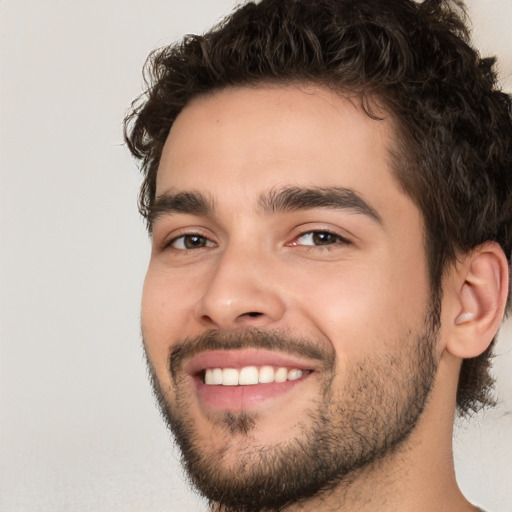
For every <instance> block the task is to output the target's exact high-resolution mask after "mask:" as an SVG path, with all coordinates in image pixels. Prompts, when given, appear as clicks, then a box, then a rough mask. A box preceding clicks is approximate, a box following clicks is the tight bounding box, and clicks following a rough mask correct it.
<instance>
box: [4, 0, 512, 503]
mask: <svg viewBox="0 0 512 512" xmlns="http://www.w3.org/2000/svg"><path fill="white" fill-rule="evenodd" d="M233 5H234V2H233V0H187V1H172V0H146V1H144V2H142V1H140V0H137V1H135V0H123V1H121V0H111V1H104V0H88V1H78V0H76V1H69V0H67V1H65V0H46V1H43V0H3V1H2V0H0V66H1V67H0V155H1V160H0V162H1V163H0V172H1V174H0V187H1V188H0V244H1V246H0V293H1V295H0V342H1V346H0V510H1V511H2V512H21V511H27V512H28V511H29V512H37V511H51V512H61V511H62V512H64V511H66V512H69V511H73V512H81V511H98V512H99V511H101V512H115V511H123V512H135V511H145V512H146V511H147V512H149V511H151V512H159V511H171V512H181V511H189V512H192V511H196V510H197V511H199V510H202V509H203V508H204V506H202V505H201V502H200V501H199V500H198V499H197V498H196V497H194V495H193V494H192V493H191V492H190V491H189V490H188V489H187V487H186V485H185V484H184V479H183V477H182V473H181V469H180V467H179V463H178V458H179V456H178V454H177V452H176V451H175V450H174V449H173V448H172V446H171V442H170V439H169V435H168V433H167V432H166V430H165V428H164V426H163V422H162V421H161V419H160V417H159V414H158V412H157V410H156V406H155V405H154V402H153V398H152V395H151V392H150V388H149V384H148V382H147V376H146V369H145V364H144V360H143V355H142V349H141V341H140V335H139V297H140V292H141V285H142V280H143V276H144V271H145V266H146V264H147V260H148V255H149V242H148V239H147V236H146V235H145V232H144V228H143V224H142V221H141V220H140V219H139V218H138V214H137V212H136V196H137V190H138V186H139V182H140V180H139V174H138V171H137V169H136V167H135V165H134V164H133V162H132V161H131V159H130V157H129V155H128V151H127V149H126V148H125V147H123V143H122V134H121V121H122V119H123V116H124V114H125V112H126V109H127V107H128V105H129V103H130V102H131V100H132V99H133V98H135V96H136V95H137V94H138V93H139V92H141V90H142V81H141V68H142V64H143V62H144V60H145V57H146V55H147V54H148V53H149V51H150V50H152V49H154V48H156V47H158V46H162V45H163V44H167V43H169V42H171V41H173V40H176V39H178V38H179V37H181V35H183V34H184V33H191V32H202V31H203V30H205V29H206V28H208V27H209V26H210V25H211V24H212V23H213V22H214V21H217V20H219V19H220V17H222V16H223V15H224V14H226V13H227V12H229V11H230V10H231V7H232V6H233ZM469 5H470V7H471V13H472V16H473V20H474V25H475V37H476V39H477V41H478V44H479V47H480V48H482V49H483V50H484V53H489V52H490V53H497V54H499V55H500V56H501V58H502V77H503V82H504V84H505V85H506V88H507V89H508V90H509V91H510V90H512V85H511V84H512V34H511V25H512V23H511V22H512V0H487V1H485V0H473V1H472V2H470V3H469ZM476 7H478V8H476ZM511 179H512V178H511ZM498 353H499V354H500V355H499V357H498V358H497V359H496V373H497V376H498V380H499V385H498V395H499V396H500V398H501V400H502V403H501V405H500V407H499V408H498V409H496V410H495V411H493V412H491V413H487V414H486V415H482V416H479V417H477V418H475V419H473V420H472V421H471V422H470V423H467V424H465V423H464V424H463V425H461V426H459V427H458V429H457V431H456V436H455V449H456V463H457V471H458V474H459V479H460V482H461V486H462V488H463V490H464V491H465V492H466V493H467V495H468V497H470V498H471V499H473V500H474V501H475V502H477V503H480V504H481V505H485V506H486V507H487V508H488V509H489V512H510V511H511V510H512V492H511V491H512V488H511V483H512V470H511V463H510V461H511V460H512V378H511V376H510V368H511V364H512V327H510V326H509V327H508V333H507V328H506V329H505V331H504V333H503V336H502V339H501V341H500V344H499V346H498Z"/></svg>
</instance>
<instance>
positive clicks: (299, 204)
mask: <svg viewBox="0 0 512 512" xmlns="http://www.w3.org/2000/svg"><path fill="white" fill-rule="evenodd" d="M258 206H259V208H260V209H261V210H262V212H263V213H265V214H268V213H285V212H293V211H300V210H309V209H313V208H326V209H332V210H348V211H353V212H354V213H359V214H362V215H366V216H367V217H369V218H370V219H372V220H373V221H375V222H377V223H378V224H383V222H382V218H381V216H380V215H379V213H378V212H377V210H375V208H373V207H372V206H371V205H370V204H369V203H367V202H366V201H365V200H364V199H363V198H362V197H361V196H360V195H359V194H358V193H357V192H355V191H354V190H352V189H348V188H344V187H286V188H280V189H273V190H271V191H269V192H266V193H264V194H262V195H261V196H260V198H259V200H258ZM173 213H182V214H189V215H201V216H211V215H213V214H214V203H213V200H212V199H209V198H208V197H206V196H205V195H204V194H202V193H201V192H196V191H190V192H178V193H170V192H166V193H164V194H162V195H160V196H158V197H157V198H156V200H155V202H154V203H153V204H152V205H151V206H149V208H148V214H147V221H148V225H149V227H150V231H151V228H152V226H153V224H154V222H155V221H156V220H157V219H158V218H160V217H161V216H163V215H170V214H173Z"/></svg>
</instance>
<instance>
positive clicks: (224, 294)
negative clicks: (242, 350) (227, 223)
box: [195, 248, 285, 330]
mask: <svg viewBox="0 0 512 512" xmlns="http://www.w3.org/2000/svg"><path fill="white" fill-rule="evenodd" d="M208 277H209V281H208V282H207V284H206V287H205V292H204V294H203V295H202V296H201V297H200V299H199V300H198V302H197V305H196V311H195V313H196V317H197V318H198V319H199V321H200V322H201V323H202V324H203V325H204V326H206V327H208V328H210V329H222V330H233V329H237V328H242V327H259V328H263V327H268V326H270V325H271V324H274V323H277V322H278V321H279V320H280V319H281V318H282V317H283V315H284V312H285V304H284V302H283V300H282V297H281V294H280V293H279V291H278V282H277V276H276V275H275V268H273V265H272V262H271V261H267V260H265V259H264V258H263V257H262V256H261V255H260V256H255V255H254V253H251V252H250V251H248V250H243V249H236V248H229V249H226V250H225V251H224V253H223V254H222V255H219V257H218V259H217V260H216V262H215V264H212V269H211V272H210V274H209V276H208Z"/></svg>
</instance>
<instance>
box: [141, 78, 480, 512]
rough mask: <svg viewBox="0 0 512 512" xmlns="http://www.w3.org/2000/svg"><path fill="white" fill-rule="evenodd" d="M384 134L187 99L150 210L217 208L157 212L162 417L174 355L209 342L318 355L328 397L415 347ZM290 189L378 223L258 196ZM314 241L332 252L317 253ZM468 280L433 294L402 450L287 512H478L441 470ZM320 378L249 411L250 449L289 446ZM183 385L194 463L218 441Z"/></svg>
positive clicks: (148, 295)
mask: <svg viewBox="0 0 512 512" xmlns="http://www.w3.org/2000/svg"><path fill="white" fill-rule="evenodd" d="M393 135H394V128H393V123H392V120H391V119H390V118H389V116H388V118H387V119H385V120H383V121H379V122H376V121H374V120H371V119H370V118H369V117H368V116H367V115H365V114H364V113H363V112H362V111H361V110H360V109H359V108H358V107H357V103H356V102H352V101H350V100H349V99H347V98H346V97H342V96H340V95H338V94H335V93H333V92H332V91H329V90H327V89H324V88H321V87H315V86H306V85H305V86H302V87H298V86H289V87H286V88H279V87H260V88H250V89H249V88H237V89H227V90H223V91H220V92H216V93H215V94H213V95H210V96H206V97H202V98H198V99H195V100H193V101H192V102H191V103H190V104H189V105H188V106H187V107H186V108H185V109H184V110H183V112H182V113H181V114H180V115H179V116H178V118H177V120H176V122H175V123H174V125H173V127H172V129H171V131H170V134H169V137H168V140H167V142H166V145H165V147H164V150H163V154H162V159H161V162H160V167H159V170H158V175H157V197H158V196H161V195H165V194H168V195H169V194H176V193H180V192H200V193H201V194H203V196H205V197H206V198H207V199H208V200H209V201H210V202H211V203H212V205H213V206H214V209H213V212H209V213H208V214H205V213H204V212H203V213H201V212H196V213H175V212H174V213H173V212H165V211H162V212H160V214H159V215H158V216H156V218H155V219H154V223H153V248H152V255H151V261H150V264H149V268H148V272H147V277H146V281H145V286H144V293H143V303H142V328H143V335H144V340H145V348H146V352H147V356H148V360H149V362H150V365H151V367H152V368H153V371H154V373H155V376H156V378H157V380H158V382H159V385H160V387H161V388H162V390H164V392H165V393H166V398H167V400H168V401H169V403H170V404H171V405H172V404H174V403H175V401H176V396H175V391H174V388H173V383H172V379H171V376H170V372H169V369H168V358H169V353H170V350H171V349H172V348H173V347H174V346H175V345H176V344H177V343H179V341H180V340H183V339H184V338H187V337H194V336H198V335H200V334H203V333H205V332H207V331H209V330H218V331H221V332H229V333H236V332H237V331H239V330H243V329H250V328H260V329H266V330H270V331H276V332H286V333H289V334H291V335H293V336H307V337H309V338H311V339H314V340H317V342H318V343H319V344H321V345H322V347H323V348H325V349H326V350H332V351H334V353H335V355H336V373H335V376H334V382H333V385H334V388H336V389H343V388H344V386H346V385H347V382H346V381H345V380H344V379H345V376H346V373H347V371H348V370H349V369H350V368H353V367H354V365H356V364H357V363H358V362H361V361H364V360H367V359H368V358H385V357H386V355H388V354H398V353H403V352H404V351H407V350H408V348H409V347H408V346H407V343H410V344H412V343H414V340H415V338H414V337H413V336H409V337H408V336H407V334H408V333H417V332H420V331H421V329H422V326H423V323H424V319H425V312H426V311H427V310H428V306H429V300H430V290H429V279H428V273H427V264H426V256H425V250H424V239H423V220H422V216H421V214H420V212H419V210H418V208H417V207H416V205H415V204H414V203H413V202H412V200H411V199H410V198H409V196H407V195H406V194H405V193H404V192H403V191H402V189H401V188H400V185H399V184H398V182H397V180H396V179H395V177H394V176H393V173H392V170H391V162H390V156H389V149H390V148H391V147H392V140H393ZM288 187H301V188H308V187H309V188H311V187H314V188H326V187H343V188H345V189H350V190H352V191H354V192H355V193H356V194H357V195H358V196H359V197H360V198H362V199H363V200H364V201H365V203H366V204H368V205H370V206H371V208H372V210H373V211H375V212H376V213H377V215H378V220H377V219H376V218H375V217H372V216H371V215H368V214H365V213H361V212H360V211H354V209H350V208H338V209H333V208H320V207H319V208H310V209H306V210H297V211H284V212H282V211H277V212H271V211H264V209H262V207H261V197H262V196H264V197H266V196H268V194H269V191H276V190H282V189H286V188H288ZM312 232H329V233H332V234H333V235H334V237H331V238H330V239H329V240H330V242H329V244H328V245H314V243H313V239H312V238H311V233H312ZM190 234H193V235H199V236H200V237H204V238H201V240H204V241H206V245H205V246H204V247H198V248H195V249H188V250H185V249H184V246H183V242H184V241H187V240H190V238H186V239H184V238H183V236H185V235H190ZM463 267H464V265H463ZM464 269H466V270H467V265H466V267H464V268H463V269H462V270H459V269H455V270H454V271H453V272H451V273H449V275H448V277H447V279H446V280H445V292H446V293H445V294H444V297H443V314H442V320H443V322H442V326H441V330H440V335H439V340H438V342H437V345H436V347H435V350H434V352H435V354H434V356H435V359H436V361H437V363H438V369H437V373H436V376H435V381H434V386H433V390H432V393H431V396H430V400H429V402H428V405H427V407H426V409H425V410H424V412H423V414H422V416H421V418H420V421H419V423H418V425H417V426H416V429H415V431H414V433H413V435H412V436H410V437H409V438H408V439H407V441H406V442H405V443H404V446H402V447H401V449H400V450H397V451H395V452H393V453H392V454H391V453H390V454H389V456H388V457H386V458H385V459H384V460H381V461H379V462H378V463H375V464H372V465H370V466H368V467H365V468H364V469H363V470H361V471H359V472H357V473H355V474H354V475H353V478H352V479H351V481H350V485H348V486H345V487H344V488H343V489H341V487H340V489H339V490H334V491H333V492H331V493H330V494H329V495H324V496H321V497H318V498H317V499H315V500H313V501H311V502H308V503H307V504H305V505H300V506H298V505H297V506H296V507H295V508H291V509H290V510H315V511H327V510H338V507H337V504H339V503H340V499H341V498H340V496H341V493H342V494H343V503H344V505H345V508H343V510H358V511H360V512H364V511H370V510H379V511H380V512H386V511H393V512H400V511H411V510H415V511H418V512H422V511H425V512H426V511H432V510H436V511H437V510H438V511H450V512H453V511H470V510H476V509H475V508H474V507H473V506H472V505H470V504H469V503H468V502H467V501H466V500H465V498H464V497H463V496H462V494H461V493H460V491H459V489H458V487H457V484H456V481H455V477H454V471H453V463H452V456H451V453H452V450H451V435H452V424H453V415H454V407H455V393H456V386H457V377H458V371H459V368H460V361H461V358H460V356H465V352H464V349H463V348H460V347H462V346H465V345H463V344H462V342H460V343H458V344H457V343H455V341H454V340H459V338H457V336H455V334H454V332H458V331H455V329H456V328H457V327H458V326H456V323H455V321H454V319H455V318H456V317H457V315H460V314H461V308H462V305H461V304H462V303H461V299H460V293H459V292H460V289H461V286H462V285H461V283H462V282H464V279H461V277H460V275H461V272H462V271H463V270H464ZM452 292H453V293H452ZM249 313H251V314H249ZM254 313H258V314H254ZM459 330H460V327H459ZM404 344H405V346H404ZM451 345H453V346H456V347H459V352H460V354H459V353H457V354H454V353H453V352H456V351H454V350H450V346H451ZM482 345H483V344H482ZM411 348H412V345H411ZM478 350H480V348H478ZM313 369H315V368H313ZM321 378H322V376H321V372H319V371H318V372H316V373H314V374H312V375H311V376H310V378H308V379H304V380H303V381H301V382H300V383H299V384H298V385H297V386H295V387H294V388H293V389H291V390H290V391H289V392H287V393H285V394H282V395H279V396H276V397H273V398H272V397H271V398H270V399H268V400H264V401H263V402H261V403H258V404H256V405H255V406H253V407H252V408H251V409H250V412H251V414H253V416H254V418H255V428H254V429H253V432H252V436H251V441H250V442H251V443H253V445H254V446H273V445H276V444H278V443H280V442H283V441H284V440H286V439H287V437H288V436H290V435H294V436H298V435H300V428H304V426H306V427H307V414H306V413H307V411H308V410H309V409H310V408H311V407H313V406H314V404H316V403H318V401H319V400H321V399H322V398H321V396H320V389H321V386H320V379H321ZM184 385H185V386H186V391H187V396H188V402H187V405H188V407H187V408H188V414H189V417H190V418H191V419H192V420H193V423H194V426H195V428H196V430H197V433H198V436H199V439H200V441H201V443H202V448H203V449H204V450H205V451H206V452H207V453H211V454H214V453H218V452H219V451H220V450H222V449H223V447H224V446H225V445H226V440H227V432H226V429H225V427H224V426H223V425H222V424H221V423H219V422H218V421H216V420H218V419H219V418H222V415H223V413H224V412H225V411H223V410H219V409H216V408H212V407H209V406H206V405H205V404H204V403H202V402H201V399H200V398H199V396H198V394H197V392H196V389H195V387H194V385H193V383H192V381H191V380H190V379H189V382H187V381H185V384H184ZM234 407H235V406H234ZM298 418H301V422H298ZM229 441H230V442H229V449H228V451H227V453H226V454H225V458H224V462H225V465H226V468H227V469H229V468H230V467H236V461H237V459H238V457H239V455H240V453H241V451H242V450H243V449H244V447H246V444H247V442H248V441H247V438H246V437H245V436H243V435H241V434H237V435H235V436H232V437H231V438H229Z"/></svg>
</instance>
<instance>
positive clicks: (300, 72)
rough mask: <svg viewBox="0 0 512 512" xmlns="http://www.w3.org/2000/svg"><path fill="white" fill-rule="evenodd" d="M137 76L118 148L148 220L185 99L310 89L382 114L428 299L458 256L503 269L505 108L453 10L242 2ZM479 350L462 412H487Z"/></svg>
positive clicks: (510, 129) (510, 246) (320, 1)
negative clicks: (418, 242)
mask: <svg viewBox="0 0 512 512" xmlns="http://www.w3.org/2000/svg"><path fill="white" fill-rule="evenodd" d="M145 79H146V84H147V91H146V92H145V93H144V94H143V95H142V96H141V97H139V98H138V100H136V101H135V102H134V104H133V105H132V111H131V113H130V114H129V115H128V116H127V118H126V119H125V139H126V142H127V144H128V147H129V149H130V151H131V152H132V154H133V155H134V156H135V157H136V158H137V159H139V160H140V161H141V167H142V171H143V174H144V181H143V184H142V187H141V191H140V197H139V209H140V212H141V214H142V215H143V216H144V217H145V218H146V219H147V217H148V212H149V210H150V208H151V205H152V204H153V201H154V199H155V194H156V174H157V169H158V164H159V161H160V156H161V153H162V149H163V146H164V143H165V141H166V139H167V136H168V133H169V130H170V128H171V126H172V124H173V122H174V120H175V119H176V117H177V116H178V115H179V113H180V112H181V110H182V109H183V108H184V107H185V106H186V105H187V104H188V103H189V102H190V101H191V100H192V99H194V98H196V97H198V96H200V95H205V94H211V93H213V92H215V91H216V90H219V89H223V88H226V87H233V86H247V87H254V86H258V85H262V84H272V83H278V84H284V85H286V84H292V83H304V82H309V83H315V84H319V85H323V86H325V87H329V88H331V89H333V90H336V91H339V92H340V93H342V94H343V93H348V94H350V95H353V96H354V95H355V96H356V97H359V99H360V101H361V106H362V108H363V109H364V110H365V111H366V112H367V114H368V115H370V116H371V117H373V118H375V119H377V116H375V114H374V111H373V109H372V105H373V106H375V105H378V106H379V107H382V108H383V110H384V111H385V112H388V113H389V114H390V115H391V116H392V117H393V120H394V122H395V125H396V128H397V130H396V131H397V133H396V140H395V147H394V148H392V155H393V161H394V169H393V171H394V172H395V174H396V177H397V179H398V181H399V183H400V184H401V186H402V187H403V189H404V191H405V192H406V193H407V194H409V195H410V197H411V198H412V199H413V201H414V202H415V203H416V204H417V206H418V207H419V208H420V210H421V212H422V214H423V217H424V221H425V227H426V233H425V247H426V253H427V258H428V265H429V274H430V279H431V285H432V290H433V294H434V296H435V297H434V300H436V301H437V302H440V294H441V282H442V277H443V275H444V271H445V269H446V267H447V266H448V265H449V264H450V263H453V262H454V261H455V259H456V257H457V255H459V254H464V253H467V252H470V251H471V250H472V249H474V248H475V247H477V246H478V245H479V244H481V243H483V242H485V241H488V240H493V241H496V242H498V243H499V244H500V246H501V247H502V248H503V250H504V252H505V254H506V255H507V258H508V259H509V262H510V256H511V250H512V120H511V115H512V114H511V102H510V98H509V97H508V96H507V95H506V94H504V93H502V92H500V91H499V90H498V87H497V78H496V74H495V71H494V60H493V59H482V58H480V57H479V55H478V53H477V51H476V50H474V49H473V48H472V47H471V45H470V42H469V33H468V29H467V26H466V15H465V12H464V8H463V5H462V2H460V1H458V0H452V1H450V0H425V1H424V2H422V3H418V2H415V1H413V0H387V1H386V2H382V1H381V0H262V1H261V2H259V3H257V4H256V3H253V2H251V3H247V4H245V5H242V6H241V7H239V8H238V9H237V10H235V11H234V12H233V13H232V14H231V16H229V17H228V18H226V19H225V20H224V21H223V22H221V23H220V24H219V25H218V26H216V27H214V28H213V29H212V30H211V31H209V32H207V33H206V34H204V35H200V36H198V35H189V36H186V37H185V38H184V39H183V40H182V41H181V42H179V43H177V44H173V45H171V46H168V47H165V48H162V49H159V50H157V51H156V52H154V53H153V54H152V55H150V57H149V58H148V61H147V63H146V66H145ZM382 108H379V112H380V111H381V110H382ZM148 228H149V229H150V230H151V226H150V225H149V224H148ZM436 294H437V295H436ZM491 348H492V344H491V347H489V349H488V350H487V351H486V352H484V353H483V354H482V355H481V356H479V357H477V358H474V359H468V360H465V361H464V362H463V366H462V370H461V375H460V381H459V388H458V397H457V404H458V407H459V411H460V412H461V413H468V412H471V411H477V410H478V409H479V408H481V407H482V406H486V405H490V404H492V403H493V399H492V394H491V392H490V391H491V389H492V384H493V379H492V377H491V374H490V372H489V367H490V358H491Z"/></svg>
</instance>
